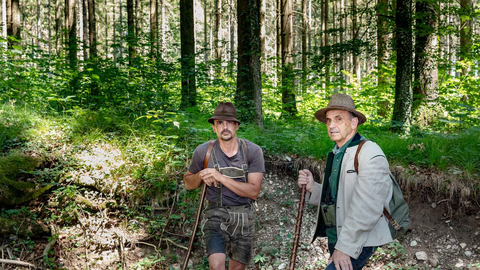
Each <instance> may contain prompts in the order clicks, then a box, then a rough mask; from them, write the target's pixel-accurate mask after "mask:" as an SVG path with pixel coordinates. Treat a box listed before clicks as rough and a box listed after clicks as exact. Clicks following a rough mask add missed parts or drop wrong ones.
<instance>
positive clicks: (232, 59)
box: [228, 0, 235, 77]
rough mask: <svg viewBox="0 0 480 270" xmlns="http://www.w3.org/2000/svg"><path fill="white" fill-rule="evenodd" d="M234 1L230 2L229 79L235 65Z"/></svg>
mask: <svg viewBox="0 0 480 270" xmlns="http://www.w3.org/2000/svg"><path fill="white" fill-rule="evenodd" d="M234 5H235V1H234V0H230V4H229V6H230V64H229V65H228V66H229V71H228V73H229V74H230V77H232V76H233V65H234V63H235V20H234V18H235V12H234V11H235V9H234Z"/></svg>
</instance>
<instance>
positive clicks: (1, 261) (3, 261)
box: [0, 259, 37, 268]
mask: <svg viewBox="0 0 480 270" xmlns="http://www.w3.org/2000/svg"><path fill="white" fill-rule="evenodd" d="M0 263H2V264H3V263H5V264H13V265H20V266H25V267H33V268H37V266H35V265H34V264H31V263H27V262H22V261H17V260H7V259H0Z"/></svg>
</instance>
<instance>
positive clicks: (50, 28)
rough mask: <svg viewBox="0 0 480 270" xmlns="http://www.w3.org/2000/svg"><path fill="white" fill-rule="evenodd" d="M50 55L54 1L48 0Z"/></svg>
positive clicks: (50, 50) (49, 50)
mask: <svg viewBox="0 0 480 270" xmlns="http://www.w3.org/2000/svg"><path fill="white" fill-rule="evenodd" d="M47 14H48V55H49V56H50V55H52V15H51V14H52V2H51V0H48V13H47Z"/></svg>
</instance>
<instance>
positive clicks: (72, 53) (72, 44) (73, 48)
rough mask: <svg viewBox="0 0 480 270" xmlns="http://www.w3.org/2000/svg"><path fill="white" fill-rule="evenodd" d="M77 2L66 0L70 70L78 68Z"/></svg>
mask: <svg viewBox="0 0 480 270" xmlns="http://www.w3.org/2000/svg"><path fill="white" fill-rule="evenodd" d="M76 3H77V1H75V0H65V22H66V26H67V33H68V42H67V47H68V60H69V63H70V69H72V70H75V69H76V66H77V6H76Z"/></svg>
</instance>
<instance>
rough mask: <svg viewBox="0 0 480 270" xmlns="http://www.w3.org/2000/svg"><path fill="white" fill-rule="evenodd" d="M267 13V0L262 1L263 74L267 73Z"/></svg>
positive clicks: (261, 48) (261, 41) (261, 49)
mask: <svg viewBox="0 0 480 270" xmlns="http://www.w3.org/2000/svg"><path fill="white" fill-rule="evenodd" d="M266 11H267V0H260V52H261V58H260V63H261V72H262V74H264V73H266V72H267V55H266V51H265V49H266V48H265V46H266V44H265V37H266V33H267V32H266V29H267V26H266V24H265V13H266Z"/></svg>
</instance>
